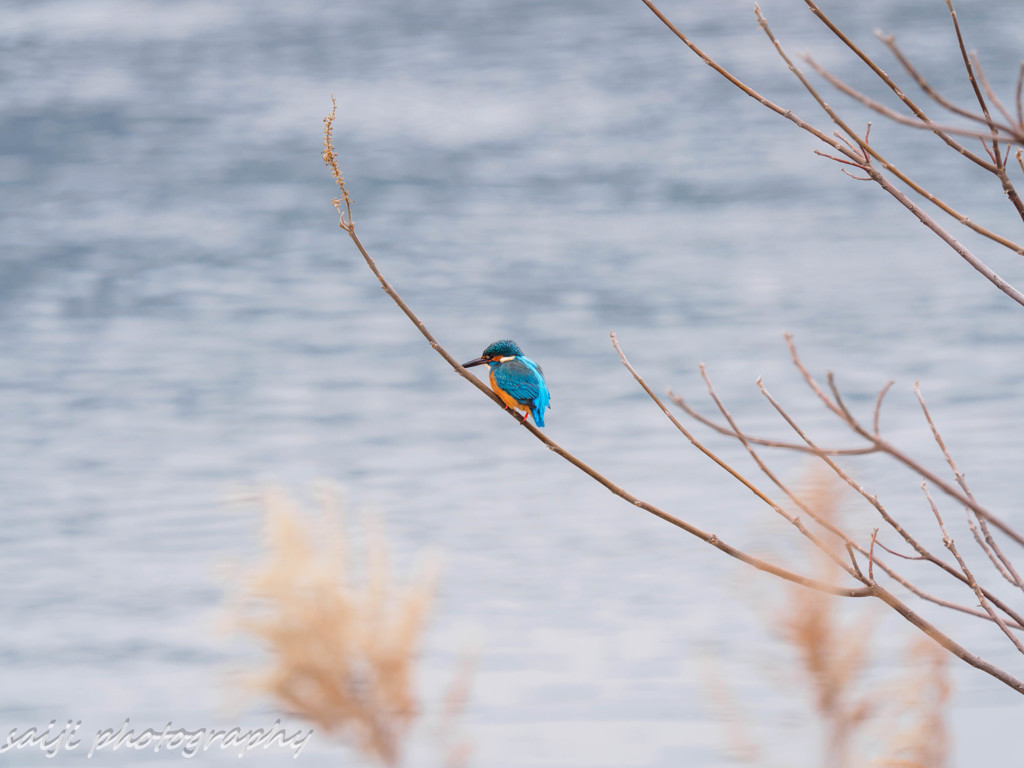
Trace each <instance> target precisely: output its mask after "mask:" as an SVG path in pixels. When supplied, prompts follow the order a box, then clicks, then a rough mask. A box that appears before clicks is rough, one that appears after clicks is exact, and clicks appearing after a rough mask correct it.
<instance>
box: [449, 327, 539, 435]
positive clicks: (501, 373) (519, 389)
mask: <svg viewBox="0 0 1024 768" xmlns="http://www.w3.org/2000/svg"><path fill="white" fill-rule="evenodd" d="M484 363H487V365H489V366H490V368H491V389H493V390H494V393H495V394H496V395H497V396H498V397H500V398H501V402H503V403H504V404H505V405H506V406H507V407H509V408H515V409H517V410H520V411H526V412H527V413H528V414H529V415H531V416H533V420H534V422H535V423H536V424H537V426H538V427H543V426H544V409H545V408H547V407H548V403H549V402H551V395H550V394H549V393H548V385H547V384H546V383H545V382H544V371H542V370H541V368H540V366H539V365H537V364H536V363H535V362H533V360H531V359H530V358H528V357H526V355H524V354H523V350H521V349H520V348H519V345H518V344H516V343H515V342H514V341H511V340H509V339H504V340H502V341H496V342H494V343H493V344H491V345H490V346H489V347H488V348H487V349H485V350H484V353H483V354H482V355H480V357H478V358H476V360H470V361H469V362H468V363H463V364H462V367H463V368H472V367H473V366H474V365H483V364H484ZM526 416H527V414H526V413H524V414H523V421H526Z"/></svg>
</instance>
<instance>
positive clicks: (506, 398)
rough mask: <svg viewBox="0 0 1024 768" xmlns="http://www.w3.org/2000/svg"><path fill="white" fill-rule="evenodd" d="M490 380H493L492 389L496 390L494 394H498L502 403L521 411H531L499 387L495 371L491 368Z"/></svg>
mask: <svg viewBox="0 0 1024 768" xmlns="http://www.w3.org/2000/svg"><path fill="white" fill-rule="evenodd" d="M490 378H491V389H493V390H494V394H496V395H497V396H498V397H500V398H501V402H503V403H504V404H505V405H507V406H508V407H509V408H516V409H518V410H520V411H528V410H530V406H528V405H523V404H522V403H520V402H519V401H518V400H516V399H515V398H514V397H512V395H510V394H509V393H508V392H506V391H505V390H504V389H502V388H501V387H499V386H498V382H496V381H495V380H494V369H493V368H491V375H490Z"/></svg>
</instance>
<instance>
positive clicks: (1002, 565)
mask: <svg viewBox="0 0 1024 768" xmlns="http://www.w3.org/2000/svg"><path fill="white" fill-rule="evenodd" d="M914 394H915V395H917V401H918V403H920V405H921V411H922V412H923V413H924V418H925V420H926V421H927V422H928V426H929V427H930V428H931V431H932V437H933V438H934V439H935V443H936V444H937V445H938V446H939V450H941V451H942V455H943V457H944V458H945V459H946V463H947V464H948V465H949V468H950V469H951V470H952V471H953V476H954V477H955V478H956V482H957V484H958V485H959V486H960V488H961V489H962V490H963V492H964V494H965V495H966V496H967V498H969V499H970V500H971V501H974V494H973V493H971V489H970V488H968V487H967V480H966V478H965V477H964V473H963V472H961V471H960V469H959V468H958V467H957V465H956V462H955V461H954V460H953V456H952V454H950V452H949V449H948V448H946V441H945V440H943V439H942V435H941V434H940V433H939V428H938V427H937V426H935V422H934V421H933V420H932V415H931V412H930V411H929V410H928V405H927V404H926V403H925V401H924V395H922V394H921V387H920V385H919V384H918V382H916V381H915V382H914ZM966 509H967V522H968V525H969V526H970V528H971V532H972V533H973V534H974V537H975V540H976V541H977V542H978V546H979V547H981V549H982V551H983V552H984V553H985V554H986V555H987V556H988V559H989V560H990V561H991V562H992V565H994V566H995V567H996V570H998V571H999V573H1000V575H1001V576H1002V577H1003V578H1004V579H1006V580H1007V581H1008V582H1010V583H1011V584H1013V585H1014V586H1015V587H1018V588H1020V589H1022V590H1024V583H1022V582H1021V578H1020V575H1019V574H1018V573H1017V570H1016V569H1015V568H1014V567H1013V563H1012V562H1011V561H1010V559H1009V558H1007V557H1006V555H1005V554H1003V551H1002V549H1000V547H999V545H998V544H997V543H996V542H995V540H994V539H993V538H992V533H991V532H990V531H989V528H988V523H987V522H986V521H985V518H983V517H979V516H978V514H977V513H976V512H974V510H973V509H971V508H970V507H967V508H966ZM972 516H973V517H974V518H976V519H977V520H978V524H979V526H980V528H981V533H979V531H978V527H977V526H975V524H974V522H973V520H972V519H971V518H972Z"/></svg>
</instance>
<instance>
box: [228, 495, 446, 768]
mask: <svg viewBox="0 0 1024 768" xmlns="http://www.w3.org/2000/svg"><path fill="white" fill-rule="evenodd" d="M261 501H262V504H263V506H264V508H265V511H266V531H265V534H266V536H265V545H266V556H265V559H264V560H263V561H262V562H261V563H259V564H258V565H257V566H256V567H255V569H254V570H253V571H252V572H251V573H249V574H247V575H246V576H245V577H244V578H243V580H242V582H241V584H240V586H241V595H240V597H241V601H240V606H239V611H238V623H239V625H240V627H241V629H242V630H243V631H246V632H248V633H250V634H252V635H253V636H255V637H256V638H258V639H259V640H260V641H262V644H263V645H264V646H265V647H266V649H267V650H268V651H269V653H270V666H269V668H268V669H266V670H265V671H263V672H260V673H258V674H255V675H254V676H253V677H252V679H251V681H250V682H251V683H252V684H253V685H254V687H255V688H256V689H257V690H258V691H261V692H264V693H267V694H269V695H270V696H271V697H272V698H273V699H274V700H275V701H276V702H277V704H278V705H279V706H280V707H281V708H282V709H283V710H285V711H288V712H291V713H294V714H296V715H298V716H300V717H303V718H305V719H307V720H309V721H310V722H311V723H313V724H314V726H315V727H316V729H317V730H319V731H321V732H324V733H327V734H330V735H331V736H334V737H336V738H338V739H339V740H342V741H345V742H348V743H350V744H352V745H353V746H354V747H355V748H357V749H359V750H360V751H361V752H362V753H363V754H364V755H366V756H367V757H369V758H371V759H372V760H374V761H376V762H378V763H379V764H382V765H386V766H394V765H398V764H399V762H400V760H401V756H402V754H403V746H404V745H405V744H406V743H407V741H408V739H409V736H410V732H411V728H412V726H413V724H414V722H415V721H416V719H417V718H418V716H419V715H420V714H421V708H420V707H419V705H418V703H417V700H416V695H415V691H414V680H413V672H414V666H415V661H416V657H417V654H418V651H419V649H420V646H421V641H422V638H423V633H424V629H425V626H426V624H427V620H428V619H429V618H430V614H431V606H432V601H433V597H434V594H435V587H436V583H437V575H438V564H437V561H436V558H435V559H433V560H431V561H429V562H427V563H426V564H425V565H423V566H422V567H421V568H420V569H419V570H418V572H417V573H416V574H415V576H414V577H413V578H412V579H411V580H410V581H409V582H408V583H406V584H402V583H400V582H399V581H398V580H397V579H396V577H395V574H394V573H393V571H392V567H391V564H390V560H389V556H388V550H387V546H386V544H385V541H384V537H383V534H382V533H381V530H380V528H379V526H377V525H374V524H373V523H372V522H370V521H367V522H366V525H365V534H366V535H365V556H364V557H361V558H359V559H360V560H363V561H364V567H363V568H362V569H359V568H358V567H357V564H356V563H355V562H354V559H355V558H353V557H352V554H351V548H350V543H351V542H350V540H349V539H348V538H347V536H346V534H345V531H344V529H343V527H342V526H340V525H338V524H337V523H334V524H332V525H327V524H325V526H324V527H325V530H324V531H315V532H314V530H315V529H314V527H313V526H312V525H311V523H310V522H308V521H306V520H305V519H304V518H303V517H302V515H300V513H299V511H298V510H297V508H296V507H295V505H294V504H293V503H292V502H291V501H290V499H289V498H288V497H287V496H286V495H285V494H284V493H282V492H279V491H278V492H269V493H266V494H264V495H263V496H262V497H261ZM322 506H323V508H324V510H325V511H326V512H328V513H329V516H330V517H331V518H332V519H333V520H337V519H339V517H340V509H339V506H338V504H337V502H336V501H335V500H334V499H333V497H331V496H330V495H329V494H326V493H325V494H322ZM360 570H362V578H360V577H359V574H358V571H360Z"/></svg>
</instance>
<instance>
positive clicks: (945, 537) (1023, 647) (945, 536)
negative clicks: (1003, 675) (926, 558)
mask: <svg viewBox="0 0 1024 768" xmlns="http://www.w3.org/2000/svg"><path fill="white" fill-rule="evenodd" d="M921 490H923V491H924V495H925V497H926V498H927V499H928V504H929V506H930V507H931V508H932V513H933V514H934V515H935V519H936V520H937V521H938V523H939V529H940V530H941V531H942V543H943V544H944V545H945V546H946V549H948V550H949V551H950V552H951V553H952V554H953V557H955V558H956V561H957V562H958V563H959V564H960V570H961V571H963V573H964V576H966V577H967V583H968V584H969V585H970V587H971V589H973V590H974V594H975V595H976V596H977V598H978V602H979V603H981V607H982V608H984V609H985V611H986V612H987V613H988V615H989V616H991V617H992V619H993V620H994V621H995V623H996V624H998V625H999V628H1000V629H1001V630H1002V631H1003V634H1004V635H1006V636H1007V637H1008V638H1009V639H1010V642H1011V643H1013V645H1014V647H1015V648H1016V649H1017V650H1018V651H1020V653H1022V654H1024V644H1022V643H1021V641H1020V640H1019V639H1018V638H1017V636H1016V635H1014V634H1013V633H1012V632H1011V631H1010V629H1009V627H1007V626H1006V622H1004V621H1003V620H1002V618H1001V617H1000V616H999V614H998V613H996V612H995V610H994V609H993V608H992V606H991V604H990V603H989V601H988V600H987V599H985V595H984V594H983V593H982V590H981V587H979V586H978V582H977V580H976V579H975V578H974V574H973V573H971V570H970V568H968V567H967V563H965V562H964V559H963V558H962V557H961V556H960V552H959V551H958V550H957V548H956V543H955V542H954V541H953V538H952V537H951V536H950V535H949V533H948V532H947V531H946V526H945V524H944V523H943V522H942V515H940V514H939V508H938V507H937V506H935V500H934V499H932V496H931V494H930V493H928V484H927V483H921Z"/></svg>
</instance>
